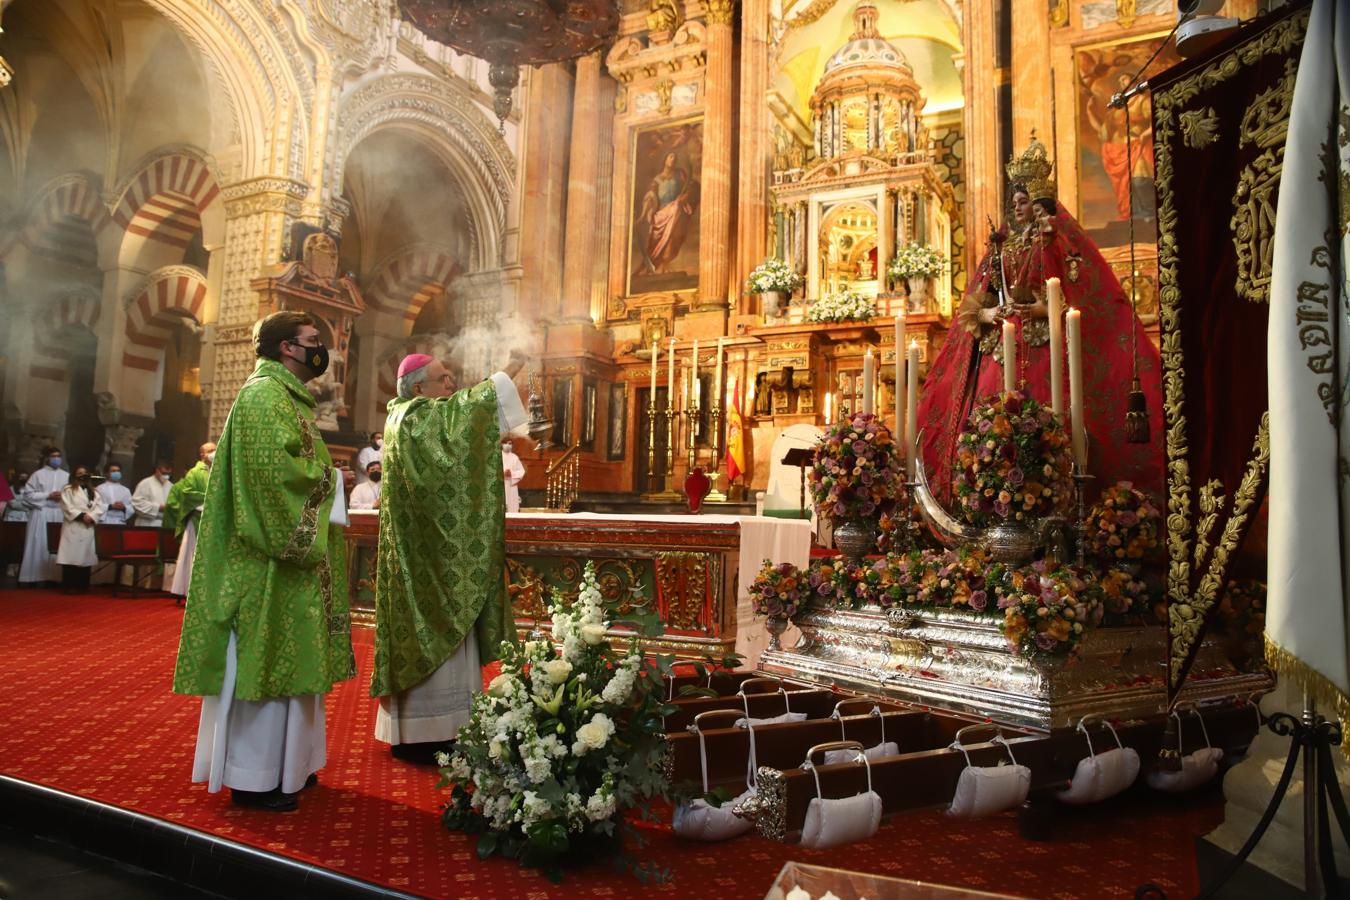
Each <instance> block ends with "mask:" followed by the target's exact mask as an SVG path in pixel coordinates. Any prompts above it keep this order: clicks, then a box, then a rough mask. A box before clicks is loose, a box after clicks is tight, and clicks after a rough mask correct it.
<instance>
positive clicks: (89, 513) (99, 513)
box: [56, 466, 104, 594]
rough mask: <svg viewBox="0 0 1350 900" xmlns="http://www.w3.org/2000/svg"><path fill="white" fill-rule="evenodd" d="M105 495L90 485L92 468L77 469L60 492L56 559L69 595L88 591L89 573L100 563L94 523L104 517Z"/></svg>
mask: <svg viewBox="0 0 1350 900" xmlns="http://www.w3.org/2000/svg"><path fill="white" fill-rule="evenodd" d="M103 511H104V503H103V497H102V496H101V495H100V494H99V493H98V491H96V490H94V488H93V486H92V485H91V484H90V479H89V469H88V468H86V467H85V466H77V467H76V468H75V477H74V478H73V479H72V480H71V482H70V484H68V485H66V486H65V488H64V489H62V491H61V513H62V517H63V519H64V521H63V522H62V524H61V545H60V547H59V548H58V549H57V551H56V562H57V563H58V564H59V565H60V566H61V588H62V589H63V590H64V591H65V592H66V593H67V594H76V593H79V594H83V593H84V592H85V591H87V590H89V573H90V572H91V571H92V569H93V567H94V566H95V565H96V564H97V563H98V553H97V551H96V550H95V548H94V526H95V525H96V524H98V520H99V519H100V518H102V517H103Z"/></svg>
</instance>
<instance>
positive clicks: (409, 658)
mask: <svg viewBox="0 0 1350 900" xmlns="http://www.w3.org/2000/svg"><path fill="white" fill-rule="evenodd" d="M520 363H521V360H520V358H519V357H514V356H513V364H512V367H514V368H516V369H518V368H519V366H520ZM512 367H508V368H512ZM398 375H399V377H398V397H396V398H395V399H393V400H391V401H390V402H389V417H388V419H387V420H386V421H385V426H384V456H383V459H382V460H381V462H382V465H383V469H384V480H383V482H382V485H383V487H382V488H381V494H380V539H379V561H378V564H377V569H376V579H375V669H374V673H373V674H372V677H371V685H370V693H371V696H373V697H379V698H380V708H379V711H378V712H377V714H376V721H375V737H376V739H377V740H380V741H383V742H385V743H387V744H390V745H391V746H392V747H393V750H394V754H395V755H396V756H399V757H400V758H404V759H409V760H412V761H418V762H429V761H430V760H431V754H432V753H433V752H434V750H436V749H440V748H443V747H444V745H445V744H446V742H448V741H451V740H453V739H454V738H455V736H456V735H457V734H458V732H459V728H460V726H461V725H463V724H464V723H465V722H466V721H468V718H469V705H470V701H471V699H472V697H473V695H474V693H475V692H476V691H478V690H480V689H481V688H482V674H481V671H480V667H481V666H482V665H484V664H486V663H489V662H492V661H493V660H495V659H496V658H497V653H498V647H499V645H500V644H501V642H502V640H504V639H509V638H513V637H514V630H513V629H514V622H513V618H512V615H511V607H510V602H509V600H508V599H507V596H506V590H505V581H504V578H503V571H504V566H505V561H506V525H505V509H506V506H505V504H506V500H505V493H504V488H503V480H502V455H501V445H500V443H499V440H500V436H501V435H502V434H505V433H507V432H509V431H510V430H512V429H513V428H517V427H519V426H521V425H523V424H525V421H526V416H525V410H524V408H523V407H522V406H521V403H520V395H519V393H518V392H517V391H516V387H515V385H514V384H513V383H512V381H511V377H510V376H509V375H507V374H505V373H503V372H498V373H497V374H495V375H493V376H492V377H491V378H489V379H487V380H486V381H483V382H482V383H480V384H477V385H475V386H473V387H471V388H467V389H465V390H462V391H458V392H453V391H452V384H451V378H450V375H449V373H448V372H447V370H446V368H445V365H444V364H443V363H442V362H441V361H440V360H437V359H434V358H432V357H430V356H426V355H424V354H414V355H412V356H409V357H407V358H406V359H404V360H403V363H402V364H401V365H400V366H399V370H398Z"/></svg>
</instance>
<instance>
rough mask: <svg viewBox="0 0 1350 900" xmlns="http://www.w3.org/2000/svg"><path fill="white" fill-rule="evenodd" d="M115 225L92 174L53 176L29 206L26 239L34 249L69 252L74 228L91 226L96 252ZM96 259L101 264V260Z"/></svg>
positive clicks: (23, 236)
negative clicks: (89, 176)
mask: <svg viewBox="0 0 1350 900" xmlns="http://www.w3.org/2000/svg"><path fill="white" fill-rule="evenodd" d="M81 223H82V224H81ZM111 224H112V219H111V217H109V215H108V210H107V209H105V208H104V206H103V199H102V197H101V196H100V194H99V190H98V188H97V187H96V186H95V185H94V184H93V182H91V181H90V180H89V178H88V176H86V175H83V174H79V173H72V174H69V175H62V176H60V177H58V178H54V179H52V180H51V181H49V182H47V184H45V185H44V186H43V187H42V189H41V190H39V191H38V193H37V195H36V196H35V197H34V198H33V202H32V204H31V205H30V206H29V208H28V215H27V224H26V225H25V226H24V229H23V233H22V240H23V242H24V243H25V244H27V245H28V247H29V248H31V249H34V250H41V251H45V252H48V253H53V254H57V255H67V253H68V251H70V249H71V247H70V246H69V245H70V244H71V243H72V241H71V240H70V239H69V238H70V234H71V231H72V228H73V227H74V228H83V227H86V226H87V227H88V229H89V234H90V236H92V238H93V241H94V245H95V247H94V252H95V254H96V253H97V245H98V244H99V242H100V238H102V237H103V236H104V232H105V229H107V228H108V226H109V225H111ZM86 240H87V238H86ZM78 242H79V241H78V240H76V241H75V242H74V243H78ZM76 255H78V253H77V254H76ZM92 262H94V263H95V264H97V260H93V261H92Z"/></svg>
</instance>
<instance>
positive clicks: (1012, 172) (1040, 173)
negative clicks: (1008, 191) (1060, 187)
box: [1006, 131, 1055, 200]
mask: <svg viewBox="0 0 1350 900" xmlns="http://www.w3.org/2000/svg"><path fill="white" fill-rule="evenodd" d="M1006 171H1007V173H1008V181H1009V182H1011V183H1013V184H1017V183H1021V184H1025V185H1026V186H1027V191H1028V192H1029V193H1030V194H1031V199H1033V200H1036V199H1038V198H1041V197H1049V198H1051V199H1054V197H1055V179H1054V178H1052V177H1051V175H1050V173H1051V172H1053V171H1054V167H1053V166H1051V164H1050V159H1049V158H1048V156H1047V154H1046V150H1045V145H1044V144H1042V143H1041V142H1040V141H1038V140H1036V132H1035V131H1032V132H1031V144H1030V145H1029V146H1028V147H1027V149H1026V151H1025V152H1023V153H1022V155H1021V156H1015V157H1013V158H1012V159H1010V160H1008V166H1007V169H1006Z"/></svg>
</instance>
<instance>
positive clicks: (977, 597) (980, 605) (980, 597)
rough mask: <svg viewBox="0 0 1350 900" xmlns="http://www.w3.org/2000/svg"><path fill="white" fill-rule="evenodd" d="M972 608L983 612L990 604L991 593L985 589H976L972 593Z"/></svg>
mask: <svg viewBox="0 0 1350 900" xmlns="http://www.w3.org/2000/svg"><path fill="white" fill-rule="evenodd" d="M969 602H970V608H971V609H973V610H975V611H976V612H983V611H984V608H985V607H986V606H988V605H989V595H988V594H986V593H985V592H984V591H975V592H974V593H972V594H971V595H970V601H969Z"/></svg>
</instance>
